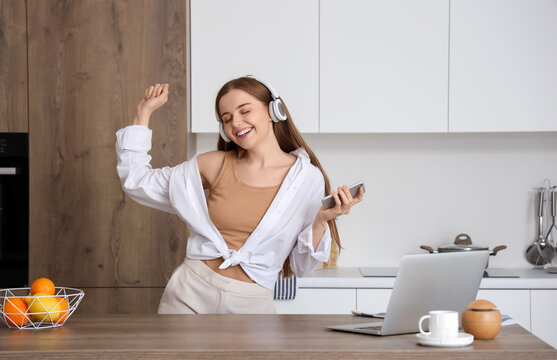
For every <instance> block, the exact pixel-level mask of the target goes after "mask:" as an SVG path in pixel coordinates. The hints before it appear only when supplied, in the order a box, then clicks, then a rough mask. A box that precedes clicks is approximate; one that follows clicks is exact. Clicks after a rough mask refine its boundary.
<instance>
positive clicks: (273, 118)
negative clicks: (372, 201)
mask: <svg viewBox="0 0 557 360" xmlns="http://www.w3.org/2000/svg"><path fill="white" fill-rule="evenodd" d="M168 93H169V89H168V85H167V84H162V85H161V84H156V85H154V86H151V87H149V88H148V89H146V91H145V96H144V98H143V99H142V100H141V101H140V102H139V104H138V106H137V115H136V117H135V119H134V123H133V125H131V126H128V127H126V128H123V129H120V130H118V132H117V142H116V152H117V156H118V165H117V169H118V174H119V176H120V179H121V182H122V186H123V189H124V191H125V192H126V194H128V195H129V196H130V197H131V198H133V199H134V200H136V201H138V202H139V203H141V204H144V205H147V206H151V207H154V208H156V209H160V210H163V211H167V212H171V213H175V214H177V215H178V216H180V217H181V218H182V220H184V221H185V222H186V223H187V224H188V227H189V229H190V237H189V239H188V246H187V251H186V258H185V260H184V262H183V263H182V264H181V265H180V266H179V267H178V268H177V269H176V270H175V271H174V273H173V275H172V276H171V278H170V280H169V282H168V284H167V286H166V289H165V292H164V294H163V296H162V299H161V302H160V305H159V310H158V311H159V313H274V312H276V310H275V308H274V304H273V292H272V289H273V286H274V283H275V281H276V279H277V276H278V274H279V273H280V272H281V270H282V271H283V272H284V274H285V276H289V275H291V274H292V273H294V274H296V275H297V276H304V275H306V274H308V273H310V272H311V271H312V270H313V269H315V267H316V266H317V264H318V263H319V262H320V261H327V260H328V257H329V253H330V249H331V240H332V239H334V241H335V242H336V243H337V245H338V246H339V247H340V241H339V236H338V231H337V228H336V224H335V220H334V219H335V218H336V217H338V216H340V215H344V214H348V213H349V212H350V208H351V207H352V206H353V205H355V204H357V203H358V202H360V201H361V200H362V198H363V189H360V191H359V193H358V195H357V196H356V197H352V196H351V195H350V192H349V191H348V187H347V186H342V187H338V188H337V191H334V192H333V193H332V194H333V198H334V199H335V203H336V205H335V206H334V207H333V208H330V209H323V208H321V199H322V198H323V196H325V194H328V193H329V192H330V189H329V181H328V179H327V176H326V174H325V172H324V171H323V169H322V167H321V165H320V163H319V161H318V160H317V157H316V156H315V155H314V154H313V152H312V151H311V149H310V148H309V147H308V146H307V144H306V143H305V141H304V140H303V138H302V136H301V135H300V133H299V132H298V130H297V129H296V127H295V126H294V123H293V122H292V119H291V117H290V114H289V112H288V109H287V108H286V106H285V105H284V103H283V102H282V99H281V98H280V97H279V96H278V94H277V93H276V91H275V90H274V89H273V88H272V87H271V86H270V85H269V84H267V83H265V82H263V81H260V80H257V79H255V78H252V77H241V78H238V79H234V80H231V81H229V82H227V83H226V84H225V85H224V86H223V87H222V88H221V89H220V91H219V93H218V95H217V98H216V101H215V110H216V115H217V120H218V121H219V129H220V137H219V140H218V143H217V150H216V151H211V152H207V153H204V154H196V155H195V156H194V157H193V158H192V159H191V160H189V161H187V162H184V163H182V164H180V165H177V166H175V167H165V168H161V169H152V168H151V166H150V160H151V158H150V156H149V155H148V154H147V153H148V151H149V150H150V147H151V130H150V129H149V128H148V126H149V119H150V115H151V114H152V112H153V111H155V110H156V109H158V108H160V107H161V106H162V105H164V104H165V103H166V101H167V99H168Z"/></svg>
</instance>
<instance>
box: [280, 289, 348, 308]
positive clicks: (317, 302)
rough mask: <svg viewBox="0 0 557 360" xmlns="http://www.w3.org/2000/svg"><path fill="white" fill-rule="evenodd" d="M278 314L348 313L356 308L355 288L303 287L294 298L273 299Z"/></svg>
mask: <svg viewBox="0 0 557 360" xmlns="http://www.w3.org/2000/svg"><path fill="white" fill-rule="evenodd" d="M275 306H276V308H277V312H278V313H279V314H349V313H350V311H351V310H352V309H355V308H356V289H304V288H300V289H298V291H297V292H296V299H294V300H275Z"/></svg>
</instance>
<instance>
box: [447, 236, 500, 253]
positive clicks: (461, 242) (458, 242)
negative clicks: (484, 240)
mask: <svg viewBox="0 0 557 360" xmlns="http://www.w3.org/2000/svg"><path fill="white" fill-rule="evenodd" d="M474 250H489V247H487V246H481V245H473V244H472V239H471V238H470V236H468V235H467V234H458V235H457V236H456V238H455V240H454V244H447V245H443V246H440V247H439V251H474Z"/></svg>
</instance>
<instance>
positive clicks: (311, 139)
mask: <svg viewBox="0 0 557 360" xmlns="http://www.w3.org/2000/svg"><path fill="white" fill-rule="evenodd" d="M304 138H305V139H306V141H307V142H308V144H309V145H310V146H311V148H312V149H313V151H314V152H315V153H316V154H317V156H318V157H319V160H320V161H321V163H322V164H323V166H324V167H325V170H326V171H327V174H328V175H329V178H330V180H331V185H332V186H336V185H340V184H347V185H350V184H352V183H354V182H356V181H358V180H363V181H364V182H365V185H366V190H367V192H366V195H365V197H364V201H363V202H362V203H361V204H359V205H357V206H356V207H354V208H353V210H352V212H351V214H350V215H348V216H344V217H341V218H340V220H339V221H338V227H339V231H340V236H341V241H342V244H343V247H344V249H343V250H342V253H341V256H340V258H339V261H338V265H339V266H397V265H398V263H399V260H400V257H401V256H403V255H405V254H409V253H425V251H424V250H421V249H420V245H430V246H432V247H437V246H440V245H444V244H446V243H449V242H452V241H453V240H454V237H455V236H456V235H457V234H459V233H467V234H469V235H470V236H471V238H472V241H473V242H474V243H475V244H478V245H486V246H489V247H490V248H493V247H494V246H497V245H507V247H508V248H507V249H506V250H503V251H501V252H500V253H499V254H498V255H497V256H495V257H491V258H490V266H491V267H520V268H526V267H531V265H530V264H529V263H528V262H527V261H526V259H525V257H524V251H525V249H526V247H527V246H528V245H529V244H531V243H532V242H533V241H534V240H535V238H536V235H537V234H536V227H537V219H536V217H535V210H534V208H535V198H534V194H535V190H534V188H535V187H536V186H539V185H540V184H541V183H542V181H543V180H544V179H545V178H549V179H550V180H551V181H552V184H555V183H557V133H482V134H305V135H304ZM196 140H197V146H196V148H197V151H198V152H205V151H209V150H214V149H215V147H216V141H217V135H216V134H196Z"/></svg>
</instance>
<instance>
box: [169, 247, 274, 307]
mask: <svg viewBox="0 0 557 360" xmlns="http://www.w3.org/2000/svg"><path fill="white" fill-rule="evenodd" d="M276 312H277V311H276V309H275V305H274V303H273V291H272V290H270V289H266V288H264V287H263V286H261V285H259V284H256V283H249V282H245V281H240V280H235V279H231V278H227V277H225V276H222V275H220V274H219V273H217V272H215V271H213V270H212V269H211V268H209V267H208V266H207V265H205V263H203V262H202V261H201V260H192V259H188V258H186V259H185V260H184V262H183V263H182V264H181V265H180V266H179V267H178V268H177V269H176V270H174V273H173V274H172V276H171V277H170V280H169V281H168V284H167V285H166V289H165V290H164V293H163V294H162V298H161V302H160V304H159V310H158V313H159V314H276Z"/></svg>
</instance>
